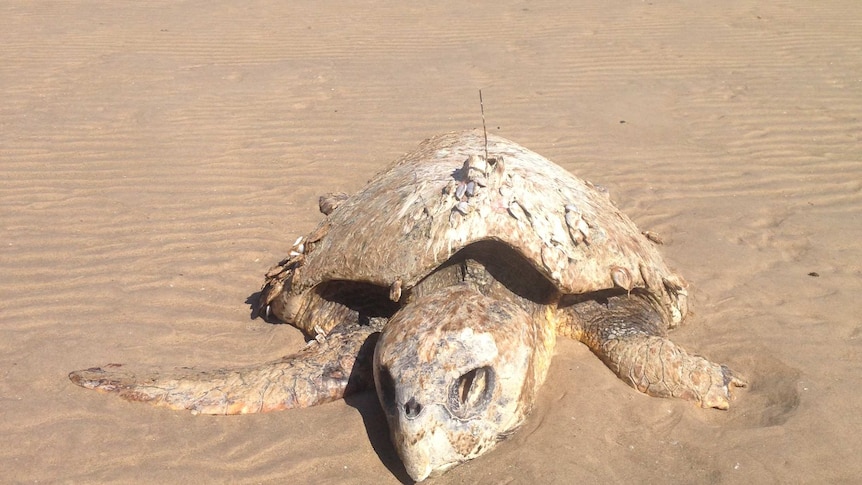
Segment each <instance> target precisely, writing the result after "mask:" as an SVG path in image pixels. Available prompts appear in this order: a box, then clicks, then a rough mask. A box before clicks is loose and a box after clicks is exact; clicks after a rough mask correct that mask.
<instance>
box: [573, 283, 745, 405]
mask: <svg viewBox="0 0 862 485" xmlns="http://www.w3.org/2000/svg"><path fill="white" fill-rule="evenodd" d="M569 313H570V314H571V316H573V317H574V318H573V319H572V323H573V324H574V325H576V326H578V329H577V330H576V331H573V332H568V333H572V334H575V335H577V336H579V337H580V340H581V341H582V342H584V343H585V344H587V346H588V347H590V349H591V350H592V351H593V353H595V354H596V355H597V356H598V357H599V358H601V359H602V361H603V362H604V363H605V364H606V365H607V366H608V367H609V368H610V369H611V370H612V371H614V373H615V374H616V375H617V376H619V377H620V379H622V380H623V381H625V382H626V383H627V384H629V385H630V386H632V387H634V388H635V389H637V390H638V391H640V392H643V393H645V394H648V395H650V396H655V397H675V398H680V399H685V400H687V401H692V402H694V403H696V404H698V405H700V406H701V407H704V408H717V409H728V408H729V407H730V400H731V399H732V397H733V396H732V392H733V390H734V389H735V388H737V387H746V385H747V382H746V381H745V379H743V378H742V377H741V376H738V375H736V374H734V372H733V371H731V370H730V369H729V368H728V367H727V366H724V365H721V364H716V363H714V362H711V361H709V360H707V359H705V358H703V357H701V356H699V355H692V354H689V353H688V352H686V351H685V350H684V349H683V348H681V347H679V346H678V345H676V344H674V343H673V342H672V341H671V340H670V339H668V338H667V337H666V336H665V332H664V330H663V329H664V324H663V322H662V316H661V314H660V313H659V312H658V311H657V310H656V309H655V308H654V307H653V306H652V305H651V304H650V303H649V302H648V301H646V300H644V299H643V298H640V297H638V296H635V295H627V294H624V295H619V296H611V297H608V298H607V299H606V300H604V301H585V302H581V303H578V304H575V305H572V306H571V307H570V310H569Z"/></svg>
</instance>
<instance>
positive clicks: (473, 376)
mask: <svg viewBox="0 0 862 485" xmlns="http://www.w3.org/2000/svg"><path fill="white" fill-rule="evenodd" d="M493 391H494V371H493V369H491V368H490V367H487V366H485V367H477V368H475V369H473V370H471V371H468V372H466V373H464V374H463V375H461V377H459V378H458V379H456V380H455V382H454V383H453V384H452V387H451V389H450V390H449V409H450V410H451V411H452V414H454V415H456V416H458V417H459V418H469V417H471V416H472V415H473V414H475V413H478V412H479V411H481V410H482V409H483V408H484V407H485V406H487V405H488V402H490V401H491V394H492V393H493Z"/></svg>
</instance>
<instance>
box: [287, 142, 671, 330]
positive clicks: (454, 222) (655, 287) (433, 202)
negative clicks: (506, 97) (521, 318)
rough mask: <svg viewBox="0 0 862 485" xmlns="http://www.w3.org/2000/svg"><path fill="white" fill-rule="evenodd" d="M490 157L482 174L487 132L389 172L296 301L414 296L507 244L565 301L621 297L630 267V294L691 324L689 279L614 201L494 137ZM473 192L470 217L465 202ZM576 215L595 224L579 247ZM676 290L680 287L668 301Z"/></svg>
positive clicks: (426, 145)
mask: <svg viewBox="0 0 862 485" xmlns="http://www.w3.org/2000/svg"><path fill="white" fill-rule="evenodd" d="M487 149H488V160H487V161H485V160H484V159H481V162H482V163H479V162H478V161H477V158H479V157H484V153H485V145H484V136H483V134H482V132H481V131H479V130H473V131H466V132H453V133H446V134H443V135H439V136H435V137H432V138H429V139H427V140H425V141H424V142H422V143H421V144H420V145H419V147H418V148H417V149H416V150H414V151H412V152H410V153H407V154H406V155H404V156H402V157H401V158H400V159H398V160H397V161H396V162H395V163H394V164H392V165H391V166H390V167H389V168H388V169H386V170H384V171H382V172H380V173H379V174H378V175H376V176H375V177H374V178H373V179H372V180H371V181H370V182H369V183H368V185H366V186H365V188H363V189H362V190H361V191H360V192H358V193H356V194H354V195H353V196H351V197H349V198H347V199H346V200H344V201H342V202H341V203H340V204H339V205H338V207H337V208H336V209H335V210H333V211H332V212H331V213H330V214H329V215H328V217H327V218H326V219H325V220H324V221H323V222H322V223H321V226H327V227H328V232H327V233H326V235H325V237H322V238H321V239H320V240H319V241H318V242H317V243H316V244H315V247H314V250H313V251H307V252H306V255H305V260H304V261H303V262H302V265H301V266H302V271H301V272H298V273H296V274H294V275H293V277H292V281H291V284H290V286H289V288H290V289H289V292H290V294H292V295H297V296H300V295H303V294H304V293H305V292H306V291H307V290H309V289H310V288H313V287H314V286H316V285H318V284H320V283H322V282H326V281H332V280H349V281H363V282H368V283H372V284H376V285H379V286H382V287H389V286H390V285H391V284H392V282H393V281H396V280H400V281H401V289H402V291H405V292H406V291H409V289H410V288H412V287H413V286H414V285H416V284H417V283H418V282H419V281H420V280H422V279H423V278H424V277H425V276H427V275H428V274H429V273H430V272H432V271H433V270H434V269H436V268H437V267H438V266H440V265H441V264H442V263H444V262H445V261H447V260H448V259H449V258H450V257H451V256H452V255H453V254H455V253H456V252H457V251H458V250H460V249H462V248H464V247H466V246H468V245H470V244H472V243H475V242H478V241H482V240H496V241H500V242H503V243H505V244H507V245H509V246H511V247H512V248H514V249H515V250H517V251H518V252H519V253H521V254H522V255H524V257H525V258H526V259H527V260H528V261H530V262H531V264H532V265H533V266H534V267H535V268H536V269H537V270H538V271H539V272H540V273H541V274H543V275H544V276H545V277H547V278H548V279H549V280H550V281H552V282H553V283H554V284H555V285H556V286H557V288H558V290H559V291H560V292H561V293H563V294H584V293H590V292H594V291H600V290H604V289H610V288H613V287H614V285H615V282H614V280H613V277H612V274H614V272H613V271H612V269H613V268H625V270H626V271H627V272H628V274H631V275H632V281H631V283H630V284H631V286H632V287H633V288H642V289H645V290H647V291H648V293H649V294H650V295H651V296H652V298H653V300H654V302H655V303H657V305H658V306H659V307H660V308H661V310H663V311H664V312H665V313H666V314H667V315H668V317H669V320H670V324H671V326H674V325H675V324H678V323H679V322H680V321H681V320H682V319H683V318H684V316H685V314H686V311H687V307H686V292H685V290H684V287H685V285H684V282H683V280H682V279H681V278H680V277H679V276H677V275H675V274H674V273H673V272H671V271H670V270H669V269H668V267H667V266H666V264H665V263H664V262H663V260H662V258H661V256H660V255H659V253H658V251H657V250H656V248H655V247H654V243H653V242H651V241H650V240H649V239H648V238H647V237H646V236H644V235H643V234H642V233H641V231H640V230H639V229H638V228H637V227H636V226H635V224H634V223H633V222H632V221H631V220H630V219H629V218H628V217H627V216H626V215H624V214H623V213H622V212H621V211H620V210H619V209H617V208H616V207H615V206H614V205H613V203H612V202H611V201H610V199H609V197H608V196H607V193H606V192H605V191H603V190H599V189H598V188H597V186H596V185H594V184H592V183H590V182H586V181H584V180H581V179H579V178H577V177H575V176H574V175H572V174H571V173H570V172H568V171H567V170H565V169H563V168H562V167H560V166H558V165H556V164H555V163H553V162H551V161H549V160H547V159H546V158H544V157H542V156H541V155H539V154H537V153H535V152H533V151H531V150H528V149H526V148H524V147H522V146H520V145H518V144H516V143H514V142H511V141H509V140H506V139H504V138H501V137H499V136H495V135H492V134H489V135H488V147H487ZM486 162H487V163H486ZM470 183H473V186H472V189H473V190H471V192H473V193H472V194H471V196H470V197H469V199H470V200H469V210H464V209H465V207H463V206H464V204H463V202H464V201H463V200H460V199H462V198H463V197H464V195H465V192H464V191H466V190H467V189H466V187H467V184H470ZM453 187H458V188H459V189H460V187H465V189H461V190H452V189H453ZM513 208H514V210H513ZM573 208H577V213H578V215H579V218H580V219H582V220H583V221H585V222H584V223H583V224H581V227H580V228H579V231H578V233H579V234H581V236H582V237H578V238H574V239H573V237H572V235H571V233H572V229H575V228H573V227H572V223H573V216H572V214H573V212H572V211H573ZM453 211H455V212H457V214H456V215H457V217H453ZM567 217H568V222H567ZM587 225H588V226H587ZM315 232H316V231H315ZM617 273H619V270H617ZM666 280H670V281H675V282H680V284H679V285H677V286H675V287H674V288H673V289H674V291H669V290H668V285H665V284H663V281H666Z"/></svg>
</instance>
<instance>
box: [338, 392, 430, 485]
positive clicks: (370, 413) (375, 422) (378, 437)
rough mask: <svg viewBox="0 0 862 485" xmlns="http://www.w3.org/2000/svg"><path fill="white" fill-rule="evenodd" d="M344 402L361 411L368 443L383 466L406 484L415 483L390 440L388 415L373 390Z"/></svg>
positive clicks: (348, 397)
mask: <svg viewBox="0 0 862 485" xmlns="http://www.w3.org/2000/svg"><path fill="white" fill-rule="evenodd" d="M344 402H345V403H347V405H348V406H350V407H352V408H354V409H356V410H357V411H359V415H360V416H362V422H363V424H364V425H365V432H366V433H367V434H368V441H369V442H370V443H371V447H372V448H373V449H374V452H375V453H377V456H378V457H380V461H381V462H382V463H383V465H384V466H385V467H386V468H387V469H388V470H389V471H390V472H391V473H392V475H394V476H395V478H396V479H398V481H399V482H401V483H404V484H413V483H415V482H414V481H413V480H412V479H411V478H410V475H408V474H407V470H406V469H405V468H404V464H403V463H401V458H399V457H398V452H397V451H396V450H395V446H394V445H393V444H392V440H390V439H389V426H388V425H387V424H386V415H385V414H383V408H381V407H380V402H379V401H378V400H377V395H376V394H375V393H374V391H373V390H372V391H371V392H368V391H365V392H358V393H356V394H351V395H349V396H346V397H345V398H344Z"/></svg>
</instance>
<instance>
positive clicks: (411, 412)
mask: <svg viewBox="0 0 862 485" xmlns="http://www.w3.org/2000/svg"><path fill="white" fill-rule="evenodd" d="M421 412H422V405H421V404H419V403H418V402H416V399H415V398H412V397H411V398H410V400H409V401H407V403H406V404H404V415H405V416H407V419H413V418H415V417H416V416H419V413H421Z"/></svg>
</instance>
